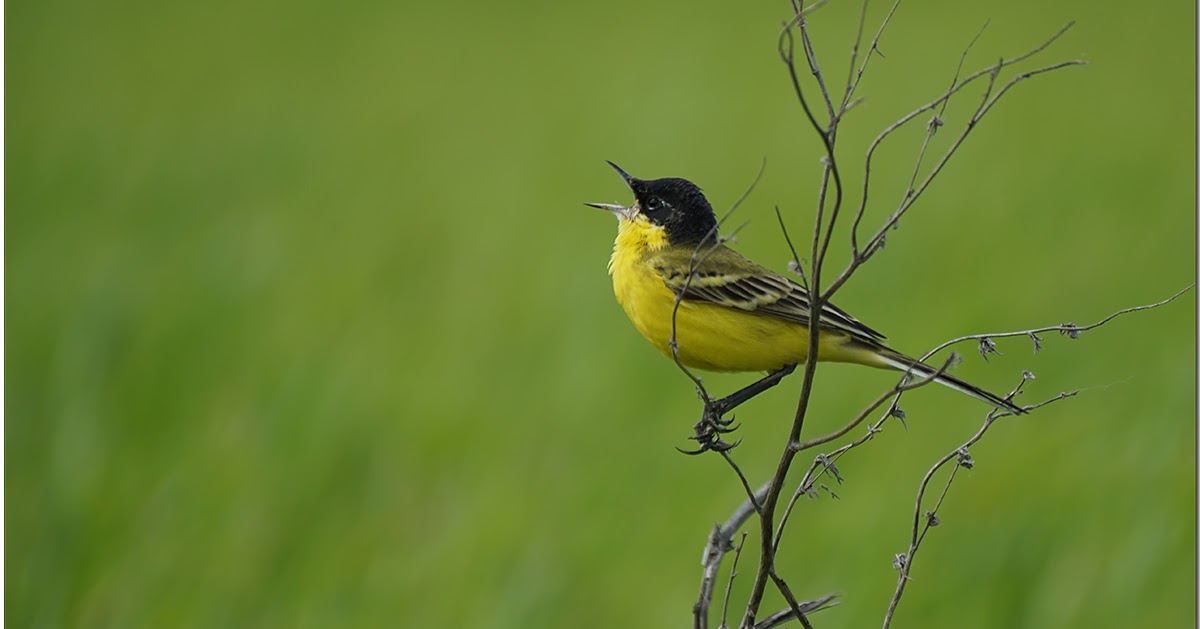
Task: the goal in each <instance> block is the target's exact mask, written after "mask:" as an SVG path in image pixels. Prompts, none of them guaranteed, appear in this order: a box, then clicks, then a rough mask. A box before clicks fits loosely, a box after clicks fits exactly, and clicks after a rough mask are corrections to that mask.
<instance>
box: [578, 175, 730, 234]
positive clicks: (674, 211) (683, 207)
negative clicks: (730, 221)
mask: <svg viewBox="0 0 1200 629" xmlns="http://www.w3.org/2000/svg"><path fill="white" fill-rule="evenodd" d="M608 165H609V166H612V167H613V169H614V170H616V171H617V173H618V174H620V175H621V178H622V179H624V180H625V185H627V186H629V189H630V190H631V191H632V192H633V198H634V203H633V205H631V206H628V207H626V206H623V205H615V204H611V203H587V204H586V205H589V206H591V207H596V208H600V209H602V210H608V211H610V212H612V213H613V214H615V215H616V216H617V219H618V220H620V221H631V222H635V223H637V222H645V223H647V224H648V226H650V227H651V228H657V229H661V230H663V231H664V232H665V235H666V238H667V241H668V242H670V243H671V244H672V245H696V244H700V242H702V241H703V240H704V239H705V237H708V238H710V239H713V238H715V237H716V226H717V217H716V215H715V214H714V213H713V209H712V206H711V205H709V203H708V199H705V198H704V193H703V192H701V191H700V187H699V186H697V185H696V184H694V183H692V182H690V181H688V180H686V179H679V178H678V177H668V178H665V179H649V180H647V179H638V178H636V177H633V176H631V175H630V174H629V173H627V172H625V171H624V170H621V167H620V166H617V165H616V164H614V163H612V162H609V163H608Z"/></svg>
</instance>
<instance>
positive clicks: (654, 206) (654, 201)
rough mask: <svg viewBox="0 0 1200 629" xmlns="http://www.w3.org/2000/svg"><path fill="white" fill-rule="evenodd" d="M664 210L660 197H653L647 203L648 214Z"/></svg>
mask: <svg viewBox="0 0 1200 629" xmlns="http://www.w3.org/2000/svg"><path fill="white" fill-rule="evenodd" d="M662 208H663V202H662V199H660V198H658V197H651V198H650V199H649V200H647V201H646V211H647V212H657V211H659V210H661V209H662Z"/></svg>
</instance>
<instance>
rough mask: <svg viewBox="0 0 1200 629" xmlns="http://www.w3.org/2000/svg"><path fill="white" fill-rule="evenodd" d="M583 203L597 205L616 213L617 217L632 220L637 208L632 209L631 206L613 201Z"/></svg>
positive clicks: (590, 205)
mask: <svg viewBox="0 0 1200 629" xmlns="http://www.w3.org/2000/svg"><path fill="white" fill-rule="evenodd" d="M584 205H586V206H588V207H598V208H600V209H602V210H608V211H609V212H612V213H613V214H616V215H617V218H623V219H626V220H630V221H631V220H633V216H634V214H636V213H637V210H634V209H633V208H631V207H625V206H624V205H617V204H615V203H584Z"/></svg>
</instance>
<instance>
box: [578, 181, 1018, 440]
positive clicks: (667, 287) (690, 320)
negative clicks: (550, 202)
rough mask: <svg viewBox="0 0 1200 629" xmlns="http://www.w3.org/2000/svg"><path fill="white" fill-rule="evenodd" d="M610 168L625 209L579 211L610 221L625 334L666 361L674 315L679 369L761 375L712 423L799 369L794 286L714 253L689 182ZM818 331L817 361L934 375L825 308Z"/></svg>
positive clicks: (799, 305)
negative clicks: (633, 333)
mask: <svg viewBox="0 0 1200 629" xmlns="http://www.w3.org/2000/svg"><path fill="white" fill-rule="evenodd" d="M609 165H610V166H612V167H613V168H614V169H616V171H617V172H618V173H620V175H621V177H622V178H623V179H624V180H625V183H626V185H628V186H629V189H630V190H632V191H633V196H634V200H635V202H634V204H633V205H632V206H629V207H626V206H622V205H613V204H607V203H588V204H587V205H589V206H591V207H597V208H600V209H604V210H608V211H610V212H612V213H613V214H615V215H616V217H617V221H618V225H617V240H616V243H615V244H614V245H613V254H612V258H611V259H610V260H609V263H608V271H609V273H610V274H611V275H612V279H613V292H615V293H616V296H617V301H618V302H619V303H620V304H621V307H622V308H624V309H625V314H627V315H628V316H629V320H630V321H632V322H633V325H634V327H636V328H637V329H638V332H641V333H642V336H644V337H646V339H647V340H649V341H650V343H651V344H652V345H654V347H656V348H658V351H660V352H662V353H663V354H664V355H666V356H667V357H668V358H671V357H672V356H673V353H672V350H671V330H672V316H673V313H674V318H675V340H676V346H677V347H678V355H679V361H680V362H681V363H683V364H684V365H685V366H687V367H692V368H696V369H703V370H707V371H725V372H741V371H760V372H761V371H765V372H768V373H769V375H768V376H767V377H766V378H763V379H762V380H760V381H759V382H757V383H755V384H753V385H751V386H749V387H746V388H745V389H743V390H741V391H739V392H737V393H735V394H733V395H731V396H729V397H727V398H724V399H722V400H718V401H716V402H714V403H713V404H715V405H716V407H715V408H712V409H710V410H711V411H715V419H719V418H720V417H721V415H722V414H723V413H724V412H727V411H728V410H730V409H732V408H733V407H735V406H737V405H738V404H740V403H742V402H744V401H746V400H747V399H749V398H751V397H753V396H754V395H757V394H758V393H759V392H761V391H762V390H765V389H767V388H770V387H771V386H774V385H775V384H777V383H778V382H779V380H780V379H781V378H783V376H785V375H787V374H789V373H791V372H792V370H794V369H795V367H796V365H798V364H800V363H803V362H805V361H806V360H807V359H808V329H809V314H810V311H809V300H808V292H807V291H806V290H805V289H804V288H803V287H802V286H800V285H799V284H797V283H796V282H794V281H792V280H791V279H789V278H787V277H784V276H783V275H780V274H778V273H775V272H773V271H771V270H770V269H767V268H765V267H763V266H761V265H759V264H756V263H755V262H753V261H751V260H749V259H747V258H745V257H743V256H742V255H741V254H739V253H737V252H736V251H734V250H732V249H730V248H729V247H726V246H725V245H724V244H721V243H718V241H717V238H716V230H717V219H716V216H715V214H714V213H713V209H712V206H711V205H709V203H708V200H707V199H705V198H704V194H703V193H702V192H701V191H700V188H699V187H697V186H696V185H695V184H693V183H692V182H690V181H687V180H686V179H678V178H667V179H652V180H643V179H637V178H635V177H632V176H630V175H629V174H628V173H626V172H625V171H624V170H621V168H620V167H619V166H617V165H616V164H613V163H612V162H609ZM689 278H690V279H689ZM679 295H682V299H680V300H679V308H678V311H676V310H675V303H676V297H677V296H679ZM817 325H818V329H819V333H820V336H819V337H818V344H817V360H824V361H834V362H844V363H855V364H859V365H866V366H869V367H879V368H883V369H894V370H898V371H905V372H911V373H912V374H914V375H915V376H917V377H922V378H924V377H929V376H932V375H935V374H937V371H938V370H937V369H935V368H934V367H931V366H929V365H926V364H925V363H922V362H920V361H918V360H916V359H914V358H910V357H908V356H905V355H904V354H901V353H899V352H897V351H895V350H892V349H890V348H888V347H887V346H886V345H885V344H884V336H883V335H882V334H880V333H879V332H876V331H875V330H873V329H871V328H869V327H867V326H866V325H864V324H863V323H862V322H860V321H859V320H858V319H855V318H854V317H852V316H850V315H849V314H847V313H846V312H845V311H844V310H842V309H841V308H838V307H837V306H834V305H833V304H826V305H825V307H824V309H823V311H822V313H821V318H820V320H819V321H818V324H817ZM935 381H936V382H939V383H941V384H944V385H946V386H948V387H950V388H952V389H954V390H956V391H961V392H963V393H966V394H967V395H969V396H971V397H973V398H976V399H979V400H982V401H984V402H986V403H988V404H991V405H993V406H996V407H998V408H1001V409H1004V410H1006V411H1010V412H1013V413H1022V412H1024V411H1023V410H1022V409H1021V408H1020V407H1018V406H1016V405H1015V404H1013V403H1012V402H1010V401H1008V400H1005V399H1003V398H1001V397H999V396H997V395H994V394H992V393H989V392H987V391H984V390H983V389H981V388H979V387H977V386H975V385H973V384H970V383H968V382H965V381H963V380H960V379H958V378H955V377H954V376H951V375H948V374H944V373H943V374H937V375H936V377H935ZM708 415H709V413H707V412H706V416H708Z"/></svg>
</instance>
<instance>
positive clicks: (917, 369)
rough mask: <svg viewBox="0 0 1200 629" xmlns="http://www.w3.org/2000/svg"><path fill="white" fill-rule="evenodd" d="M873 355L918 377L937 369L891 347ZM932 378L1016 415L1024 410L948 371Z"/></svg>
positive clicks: (925, 375) (923, 376) (896, 368)
mask: <svg viewBox="0 0 1200 629" xmlns="http://www.w3.org/2000/svg"><path fill="white" fill-rule="evenodd" d="M875 355H876V357H877V358H878V359H879V360H880V361H881V362H882V363H883V364H884V365H886V366H888V367H890V368H892V369H895V370H897V371H907V372H910V373H912V374H913V375H914V376H916V377H918V378H928V377H930V376H933V375H934V374H937V371H938V370H937V369H936V368H935V367H930V366H929V365H926V364H925V363H923V362H920V361H918V360H917V359H915V358H909V357H908V356H905V355H904V354H901V353H900V352H897V351H894V350H892V349H888V348H880V349H879V350H877V352H876V354H875ZM933 380H934V382H937V383H938V384H942V385H945V386H947V387H950V388H951V389H954V390H955V391H959V392H961V393H966V394H967V395H969V396H971V397H973V398H975V399H977V400H979V401H981V402H986V403H988V404H991V405H992V406H995V407H996V408H999V409H1002V410H1005V411H1009V412H1012V413H1016V414H1018V415H1019V414H1023V413H1025V412H1026V411H1025V409H1023V408H1021V407H1020V406H1017V405H1016V404H1013V403H1012V402H1010V401H1008V400H1006V399H1004V398H1002V397H1000V396H998V395H995V394H993V393H988V392H987V391H984V390H983V389H980V388H979V387H977V386H975V385H973V384H971V383H970V382H967V381H966V380H960V379H959V378H955V377H954V376H952V375H950V374H948V373H942V374H939V375H937V377H935V378H934V379H933Z"/></svg>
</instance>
